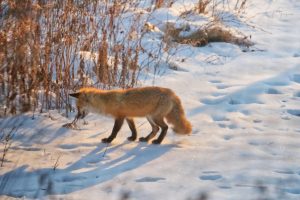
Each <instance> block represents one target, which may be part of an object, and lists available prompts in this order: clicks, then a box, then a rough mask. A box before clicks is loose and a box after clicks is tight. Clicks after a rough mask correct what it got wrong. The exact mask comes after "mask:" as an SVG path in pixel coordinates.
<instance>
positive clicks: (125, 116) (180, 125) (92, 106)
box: [70, 87, 192, 144]
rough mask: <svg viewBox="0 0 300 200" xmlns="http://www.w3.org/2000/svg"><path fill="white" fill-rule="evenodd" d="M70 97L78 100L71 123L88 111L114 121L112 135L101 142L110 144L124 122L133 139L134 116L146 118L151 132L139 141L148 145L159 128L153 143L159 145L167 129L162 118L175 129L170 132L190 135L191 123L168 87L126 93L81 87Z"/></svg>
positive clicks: (134, 131) (143, 88)
mask: <svg viewBox="0 0 300 200" xmlns="http://www.w3.org/2000/svg"><path fill="white" fill-rule="evenodd" d="M70 96H72V97H75V98H77V101H76V105H77V109H78V113H77V115H76V117H75V119H74V121H73V122H72V123H76V121H77V120H78V119H82V118H84V117H85V116H86V115H87V113H88V112H94V113H100V114H104V115H109V116H112V117H114V118H115V124H114V127H113V130H112V133H111V135H110V136H109V137H108V138H104V139H102V142H104V143H110V142H111V141H113V139H115V137H116V136H117V133H118V132H119V130H120V129H121V127H122V125H123V122H124V120H126V122H127V123H128V125H129V128H130V130H131V133H132V135H131V136H130V137H128V140H130V141H134V140H136V138H137V131H136V127H135V124H134V120H133V118H134V117H146V118H147V120H148V121H149V123H150V125H151V127H152V131H151V132H150V134H149V135H148V136H146V137H141V138H140V139H139V140H140V141H142V142H148V141H149V140H151V139H152V138H153V137H155V135H156V134H157V132H158V131H159V127H160V128H161V133H160V135H159V137H158V138H157V139H155V140H153V141H152V143H153V144H160V143H161V142H162V141H163V139H164V137H165V136H166V133H167V130H168V125H167V124H166V123H165V121H164V118H166V120H167V122H168V123H170V124H172V125H173V126H174V127H173V130H174V131H175V132H176V133H178V134H189V133H191V131H192V126H191V123H190V122H189V121H188V120H187V119H186V117H185V114H184V110H183V107H182V105H181V102H180V99H179V98H178V96H176V94H175V93H174V92H173V91H172V90H170V89H167V88H162V87H142V88H131V89H125V90H100V89H96V88H82V89H80V90H79V92H76V93H72V94H70Z"/></svg>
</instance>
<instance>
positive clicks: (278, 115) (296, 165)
mask: <svg viewBox="0 0 300 200" xmlns="http://www.w3.org/2000/svg"><path fill="white" fill-rule="evenodd" d="M249 2H251V4H249V5H248V7H247V16H251V18H249V19H247V22H249V23H251V24H252V25H255V28H253V27H249V26H246V25H245V26H241V27H240V29H241V30H242V31H243V32H244V33H246V34H248V35H250V34H251V35H252V40H253V41H254V42H255V43H256V45H255V46H254V47H251V48H252V49H253V50H254V51H248V52H243V51H242V49H241V48H239V47H237V46H235V45H232V44H226V43H212V44H210V45H208V46H206V47H202V48H195V47H189V46H184V48H183V50H181V51H179V52H178V54H177V57H178V60H179V61H180V60H181V58H184V62H179V61H178V62H177V63H176V65H178V66H179V70H177V71H174V70H167V71H166V73H164V74H162V75H161V76H158V77H156V79H155V82H154V84H155V85H159V86H164V87H168V88H171V89H173V90H174V91H175V92H176V93H177V94H178V96H180V98H181V99H182V102H183V105H184V107H185V110H186V113H187V117H188V119H189V120H190V121H191V123H192V125H193V133H192V134H191V135H190V136H178V135H175V134H173V133H172V131H171V130H169V132H168V134H167V137H166V138H165V140H164V141H163V143H162V144H161V145H152V144H146V143H140V142H129V141H127V140H126V138H127V137H128V136H129V134H130V131H129V128H128V127H127V125H124V126H123V128H122V129H121V131H120V133H119V135H118V137H117V138H116V139H115V140H114V141H113V143H112V144H110V145H106V144H103V143H101V138H103V137H106V136H108V135H109V134H110V131H111V129H112V126H113V120H112V119H110V118H106V117H103V116H99V115H95V114H90V115H88V116H87V117H86V120H85V121H86V122H87V124H84V123H83V122H81V124H80V125H79V126H80V128H81V130H70V129H66V128H63V127H62V125H63V124H65V123H67V122H70V121H71V120H72V118H71V117H70V118H65V117H64V116H62V115H61V114H59V113H58V112H56V111H52V112H50V116H49V113H44V114H38V115H36V116H35V118H34V119H32V118H31V116H32V115H31V114H30V113H29V114H26V115H22V116H21V117H19V118H17V120H16V121H14V122H13V124H7V123H6V122H5V121H4V120H2V121H0V123H1V124H2V125H1V126H2V128H3V124H5V126H6V127H10V126H13V125H15V126H16V125H17V124H18V123H22V125H21V126H20V127H19V129H18V130H17V132H16V133H15V135H14V137H13V139H12V145H11V147H10V149H9V151H8V152H7V154H6V160H5V162H4V166H3V167H1V168H0V169H1V171H0V199H10V198H12V199H13V198H23V199H97V200H98V199H126V198H127V197H129V199H149V200H152V199H201V198H202V199H206V198H205V197H207V199H215V200H220V199H222V200H223V199H228V200H240V199H245V200H246V199H247V200H248V199H249V200H250V199H251V200H252V199H253V200H256V199H295V200H296V199H300V155H299V152H300V145H299V141H300V1H299V0H277V1H272V0H253V1H249ZM175 6H176V5H175ZM161 12H163V10H162V11H161ZM161 12H158V13H161ZM174 62H175V61H174ZM149 84H152V80H149V81H148V82H147V81H145V83H144V85H149ZM136 122H137V126H138V131H139V136H145V135H146V134H148V132H149V131H150V125H148V123H147V122H146V120H145V119H143V118H141V119H137V120H136ZM3 148H4V147H1V150H3Z"/></svg>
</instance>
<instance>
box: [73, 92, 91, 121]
mask: <svg viewBox="0 0 300 200" xmlns="http://www.w3.org/2000/svg"><path fill="white" fill-rule="evenodd" d="M69 95H70V96H71V97H75V98H76V106H77V109H78V116H79V118H81V119H82V118H84V117H85V116H86V115H87V114H88V99H87V97H86V95H85V94H84V93H81V92H75V93H70V94H69Z"/></svg>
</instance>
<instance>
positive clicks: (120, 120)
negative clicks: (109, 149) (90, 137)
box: [102, 118, 124, 143]
mask: <svg viewBox="0 0 300 200" xmlns="http://www.w3.org/2000/svg"><path fill="white" fill-rule="evenodd" d="M123 122H124V118H117V119H115V124H114V128H113V130H112V132H111V134H110V136H109V137H108V138H103V139H102V142H103V143H111V142H112V141H113V140H114V139H115V138H116V136H117V134H118V132H119V130H120V129H121V127H122V125H123Z"/></svg>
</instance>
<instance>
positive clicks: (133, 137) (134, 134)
mask: <svg viewBox="0 0 300 200" xmlns="http://www.w3.org/2000/svg"><path fill="white" fill-rule="evenodd" d="M126 122H127V124H128V126H129V128H130V130H131V136H130V137H128V138H127V139H128V140H130V141H134V140H136V138H137V131H136V128H135V124H134V121H133V119H130V118H126Z"/></svg>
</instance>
